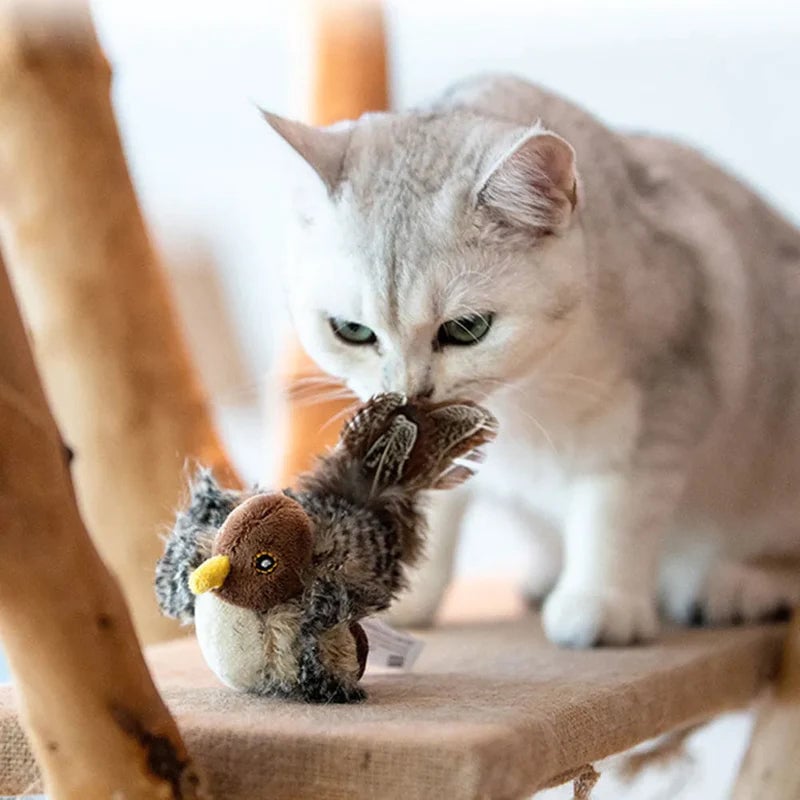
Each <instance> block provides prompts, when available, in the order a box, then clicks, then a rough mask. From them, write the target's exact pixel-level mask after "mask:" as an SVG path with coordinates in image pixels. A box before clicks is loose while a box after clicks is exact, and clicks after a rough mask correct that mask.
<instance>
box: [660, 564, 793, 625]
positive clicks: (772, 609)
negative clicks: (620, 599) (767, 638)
mask: <svg viewBox="0 0 800 800" xmlns="http://www.w3.org/2000/svg"><path fill="white" fill-rule="evenodd" d="M799 602H800V584H799V583H798V582H797V581H796V580H792V579H789V580H787V578H786V576H781V575H776V574H773V573H771V572H770V571H768V570H765V569H760V568H758V567H754V566H751V565H748V564H739V563H736V562H728V561H726V562H723V563H720V564H717V565H715V566H714V567H712V568H711V570H710V572H709V574H708V576H707V577H706V579H705V581H702V582H697V583H696V585H694V586H681V585H674V583H673V585H668V586H666V587H665V589H664V593H663V598H662V603H663V606H664V609H665V611H666V613H667V615H668V616H669V617H670V618H672V619H674V620H675V621H676V622H680V623H682V624H684V625H739V624H742V623H745V622H764V621H767V620H777V619H785V618H787V617H788V615H789V611H790V609H791V608H792V607H794V606H796V605H798V603H799Z"/></svg>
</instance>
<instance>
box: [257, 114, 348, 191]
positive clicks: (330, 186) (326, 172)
mask: <svg viewBox="0 0 800 800" xmlns="http://www.w3.org/2000/svg"><path fill="white" fill-rule="evenodd" d="M260 110H261V114H262V115H263V117H264V119H265V120H266V121H267V123H268V124H269V126H270V127H271V128H272V130H274V131H275V132H276V133H277V134H278V135H279V136H280V137H281V138H282V139H283V140H284V141H285V142H286V143H287V144H289V145H290V146H291V147H292V148H293V149H294V150H295V151H296V152H297V153H298V154H299V155H300V156H301V157H302V158H303V160H304V161H305V162H306V163H307V164H308V165H309V166H310V167H311V169H313V170H314V172H316V174H317V175H318V176H319V177H320V178H321V179H322V182H323V183H324V185H325V188H326V189H327V190H328V194H331V195H332V194H334V192H335V191H336V189H337V187H338V186H339V184H340V182H341V179H342V172H343V168H344V157H345V153H346V152H347V148H348V146H349V144H350V136H351V134H352V126H353V123H351V122H343V123H338V124H336V125H331V126H329V127H326V128H317V127H314V126H312V125H305V124H303V123H302V122H296V121H294V120H291V119H285V118H284V117H279V116H278V115H277V114H272V113H270V112H269V111H265V110H264V109H260Z"/></svg>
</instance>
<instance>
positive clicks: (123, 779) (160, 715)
mask: <svg viewBox="0 0 800 800" xmlns="http://www.w3.org/2000/svg"><path fill="white" fill-rule="evenodd" d="M0 343H2V346H0V431H2V436H0V530H1V531H2V535H0V635H2V641H3V646H4V648H5V650H6V653H7V655H8V659H9V663H10V664H11V668H12V670H13V672H14V676H15V679H16V688H17V692H18V694H19V698H20V701H21V717H22V720H23V723H24V726H25V729H26V730H27V732H28V735H29V737H30V741H31V744H32V747H33V750H34V753H35V755H36V758H37V761H38V762H39V765H40V768H41V770H42V774H43V779H44V785H45V789H46V791H47V796H48V797H50V798H53V800H87V798H101V797H108V798H110V797H124V798H126V800H151V799H152V798H161V799H163V800H168V798H174V800H178V798H182V799H183V800H192V798H199V797H202V796H205V795H203V794H202V792H201V791H200V789H199V785H198V779H197V776H196V774H195V773H194V771H193V768H192V765H191V762H190V760H189V757H188V755H187V753H186V749H185V747H184V745H183V742H182V741H181V738H180V734H179V732H178V728H177V726H176V725H175V722H174V721H173V720H172V718H171V717H170V714H169V712H168V711H167V709H166V707H165V706H164V704H163V703H162V701H161V698H160V697H159V695H158V693H157V692H156V689H155V687H154V685H153V682H152V680H151V678H150V674H149V673H148V671H147V667H146V666H145V662H144V659H143V658H142V654H141V652H140V650H139V645H138V643H137V641H136V636H135V634H134V629H133V625H132V624H131V620H130V617H129V616H128V612H127V609H126V607H125V602H124V600H123V598H122V594H121V593H120V591H119V587H118V586H117V584H116V582H115V581H114V579H113V578H112V577H111V575H110V574H109V572H108V570H107V569H106V567H105V566H104V564H103V562H102V561H101V560H100V558H99V557H98V555H97V552H96V551H95V549H94V547H93V546H92V543H91V541H90V539H89V536H88V534H87V533H86V529H85V528H84V526H83V523H82V521H81V518H80V515H79V513H78V508H77V504H76V501H75V496H74V494H73V491H72V484H71V480H70V474H69V467H68V465H67V461H68V459H67V457H66V456H67V453H66V450H65V448H64V446H63V445H62V442H61V438H60V436H59V433H58V430H57V428H56V424H55V421H54V420H53V417H52V415H51V414H50V412H49V410H48V407H47V402H46V400H45V397H44V392H43V390H42V386H41V383H40V382H39V378H38V375H37V373H36V368H35V366H34V363H33V357H32V355H31V352H30V348H29V347H28V342H27V340H26V337H25V332H24V330H23V327H22V321H21V319H20V317H19V312H18V310H17V308H16V305H15V303H14V298H13V296H12V293H11V286H10V284H9V281H8V276H7V274H6V271H5V268H4V267H3V266H2V264H0ZM114 480H115V478H114V476H112V475H109V481H108V482H109V491H111V490H112V488H113V484H114ZM3 743H4V757H5V758H8V757H9V752H8V750H7V743H6V741H4V742H3ZM10 766H12V767H13V765H10ZM8 768H9V765H7V764H2V765H0V772H2V771H3V770H5V769H8Z"/></svg>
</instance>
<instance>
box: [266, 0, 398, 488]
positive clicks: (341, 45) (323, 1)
mask: <svg viewBox="0 0 800 800" xmlns="http://www.w3.org/2000/svg"><path fill="white" fill-rule="evenodd" d="M310 10H311V30H310V36H311V54H312V59H313V63H312V72H311V87H310V94H311V98H310V101H311V102H310V105H311V114H310V115H311V120H310V122H312V123H313V124H315V125H330V124H331V123H334V122H337V121H339V120H342V119H356V118H358V117H360V116H361V115H362V114H363V113H365V112H367V111H385V110H386V109H388V107H389V87H388V77H387V57H386V33H385V22H384V16H383V9H382V6H381V3H380V2H378V1H377V0H316V2H313V3H312V5H311V9H310ZM320 375H321V373H320V371H319V369H318V368H317V367H316V365H315V364H314V362H313V361H312V360H311V359H310V358H309V356H308V355H307V354H306V353H305V352H304V351H303V350H302V349H301V348H300V345H299V344H296V343H295V344H294V345H293V349H292V351H291V353H290V354H289V358H288V363H287V381H288V383H289V385H290V387H291V386H292V385H294V384H297V383H298V382H300V381H302V380H303V379H304V378H307V377H316V376H320ZM331 388H332V387H327V391H330V390H331ZM288 403H289V409H288V420H287V430H288V433H287V437H288V438H287V448H286V454H285V460H284V465H283V467H284V468H283V473H282V481H283V483H284V484H288V483H291V482H292V481H293V480H294V478H295V477H296V476H297V475H299V474H300V473H301V472H305V471H306V470H307V469H309V468H310V467H311V466H312V464H313V461H314V458H315V456H317V455H318V454H319V453H321V452H323V451H324V450H325V449H326V448H328V447H330V446H331V445H333V444H334V443H335V442H336V439H337V436H338V433H339V431H338V427H337V426H336V425H329V424H328V423H329V422H330V420H331V419H332V418H334V417H335V416H336V415H337V414H339V413H340V412H342V411H343V410H344V409H345V407H346V406H347V405H348V403H347V401H342V400H333V401H326V402H322V403H319V404H316V405H315V404H308V403H305V402H303V400H302V399H297V398H295V399H293V398H292V396H291V391H290V392H289V398H288Z"/></svg>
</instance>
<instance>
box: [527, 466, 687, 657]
mask: <svg viewBox="0 0 800 800" xmlns="http://www.w3.org/2000/svg"><path fill="white" fill-rule="evenodd" d="M683 483H684V481H683V475H682V474H681V473H680V472H677V471H673V470H669V471H665V472H661V471H657V472H652V473H650V472H647V471H644V472H641V471H640V472H636V473H634V474H632V475H631V474H619V473H614V472H608V473H605V474H596V475H588V476H584V477H579V478H576V479H575V481H574V483H573V487H572V490H571V493H570V499H569V503H570V507H569V511H568V514H567V518H566V522H565V528H564V556H565V563H564V571H563V572H562V575H561V578H560V579H559V582H558V585H557V586H556V588H555V590H554V591H553V593H552V594H551V595H550V596H549V597H548V598H547V600H546V602H545V605H544V610H543V624H544V627H545V631H546V633H547V635H548V637H549V638H550V639H551V640H552V641H554V642H556V643H558V644H561V645H566V646H569V647H589V646H591V645H594V644H616V645H622V644H630V643H632V642H638V641H645V640H648V639H652V638H653V637H654V636H655V635H656V634H657V632H658V617H657V613H656V590H657V581H658V565H659V558H660V554H661V546H662V541H663V537H664V534H665V532H666V530H667V527H668V526H669V525H670V523H671V520H672V517H673V514H674V510H675V506H676V504H677V501H678V498H679V496H680V492H681V489H682V487H683Z"/></svg>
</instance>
